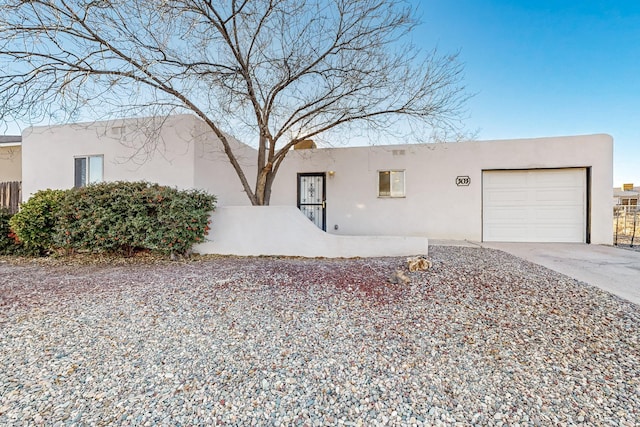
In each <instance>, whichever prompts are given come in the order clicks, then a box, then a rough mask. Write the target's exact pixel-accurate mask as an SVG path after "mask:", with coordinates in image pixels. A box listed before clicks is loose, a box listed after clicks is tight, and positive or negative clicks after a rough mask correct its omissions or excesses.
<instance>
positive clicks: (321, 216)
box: [298, 173, 327, 231]
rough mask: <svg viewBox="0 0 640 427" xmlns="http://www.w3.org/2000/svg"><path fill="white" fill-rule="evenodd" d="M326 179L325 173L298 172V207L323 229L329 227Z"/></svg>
mask: <svg viewBox="0 0 640 427" xmlns="http://www.w3.org/2000/svg"><path fill="white" fill-rule="evenodd" d="M325 180H326V176H325V174H324V173H299V174H298V209H300V210H301V211H302V213H303V214H305V215H306V216H307V218H309V219H310V220H311V221H312V222H313V223H314V224H315V225H317V226H318V227H319V228H320V229H322V230H323V231H326V229H327V228H326V219H327V213H326V209H325V201H326V192H325Z"/></svg>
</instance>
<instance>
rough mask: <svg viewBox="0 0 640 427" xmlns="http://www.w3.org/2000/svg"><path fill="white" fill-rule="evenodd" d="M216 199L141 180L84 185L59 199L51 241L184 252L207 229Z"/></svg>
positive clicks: (96, 248) (95, 248)
mask: <svg viewBox="0 0 640 427" xmlns="http://www.w3.org/2000/svg"><path fill="white" fill-rule="evenodd" d="M215 200H216V199H215V197H214V196H212V195H208V194H206V193H205V192H202V191H195V190H192V191H179V190H177V189H175V188H170V187H165V186H160V185H157V184H149V183H146V182H109V183H100V184H94V185H89V186H87V187H83V188H78V189H74V190H70V191H69V192H67V193H66V195H65V197H64V199H63V200H62V201H61V204H60V216H59V221H58V224H57V227H56V234H55V241H56V243H57V244H58V245H59V246H60V247H62V248H65V249H67V250H84V251H89V252H118V253H122V254H125V255H132V254H133V253H134V252H135V251H136V250H143V249H149V250H151V251H153V252H158V253H162V254H170V253H171V254H173V253H178V254H184V253H186V252H188V251H189V250H190V249H191V247H192V246H193V245H194V244H195V243H198V242H200V241H202V240H203V239H204V236H205V235H206V234H207V232H208V230H209V226H208V220H209V212H210V211H212V210H213V209H214V206H215Z"/></svg>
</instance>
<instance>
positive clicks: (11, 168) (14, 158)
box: [0, 136, 22, 182]
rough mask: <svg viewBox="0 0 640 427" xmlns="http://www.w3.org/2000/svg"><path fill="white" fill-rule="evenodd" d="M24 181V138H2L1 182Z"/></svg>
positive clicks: (0, 154) (0, 149) (0, 153)
mask: <svg viewBox="0 0 640 427" xmlns="http://www.w3.org/2000/svg"><path fill="white" fill-rule="evenodd" d="M21 179H22V137H21V136H0V182H8V181H20V180H21Z"/></svg>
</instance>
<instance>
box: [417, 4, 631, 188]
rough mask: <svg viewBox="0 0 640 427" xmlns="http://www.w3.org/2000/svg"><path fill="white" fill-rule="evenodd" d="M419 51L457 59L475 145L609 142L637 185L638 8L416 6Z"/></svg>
mask: <svg viewBox="0 0 640 427" xmlns="http://www.w3.org/2000/svg"><path fill="white" fill-rule="evenodd" d="M412 1H413V2H414V4H415V5H416V7H417V8H418V10H419V12H420V15H421V21H422V24H421V26H420V27H419V28H418V32H417V34H416V35H415V41H416V43H419V44H420V45H422V46H424V48H425V49H430V48H432V47H433V46H436V45H437V46H438V48H439V49H440V50H442V51H444V52H452V51H456V50H460V58H461V61H462V62H463V63H464V65H465V81H466V84H467V87H468V89H469V91H470V92H473V93H476V95H475V97H473V99H471V100H470V102H469V105H468V107H469V110H468V113H469V118H468V119H467V120H466V121H465V124H466V125H467V127H468V128H469V129H470V130H475V129H477V130H479V134H478V139H505V138H521V137H523V138H525V137H537V136H558V135H580V134H591V133H608V134H610V135H612V136H613V138H614V177H613V181H614V185H616V186H618V185H621V184H622V183H623V182H633V183H634V184H635V185H640V0H633V1H627V0H615V1H614V0H612V1H594V0H556V1H551V0H531V1H529V0H526V1H525V0H523V1H518V0H511V1H508V0H482V1H479V0H412Z"/></svg>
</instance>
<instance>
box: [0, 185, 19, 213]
mask: <svg viewBox="0 0 640 427" xmlns="http://www.w3.org/2000/svg"><path fill="white" fill-rule="evenodd" d="M21 199H22V183H21V182H20V181H11V182H0V209H7V210H8V211H9V212H11V213H16V212H18V207H19V206H20V200H21Z"/></svg>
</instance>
